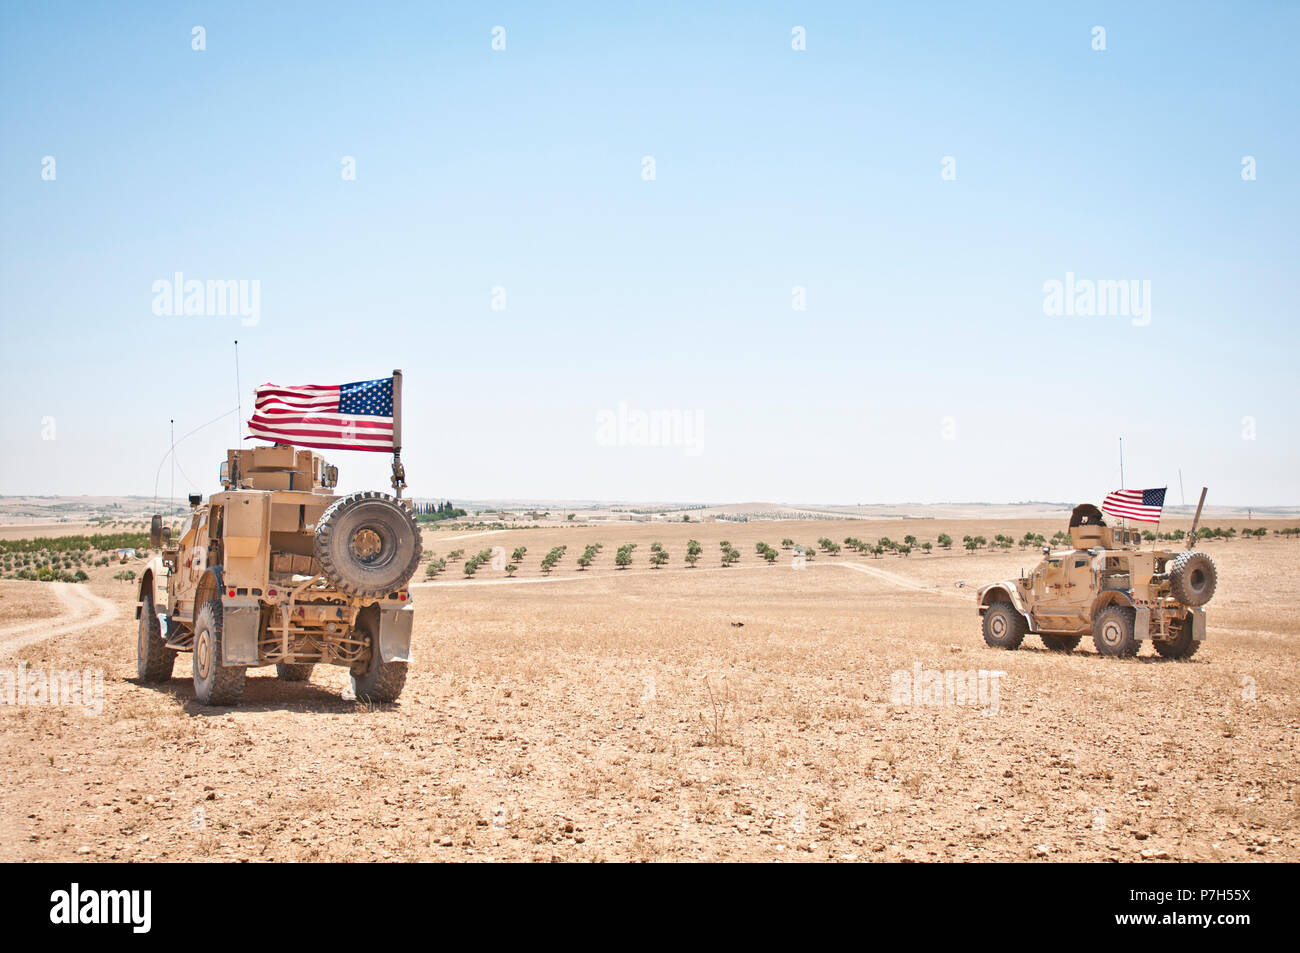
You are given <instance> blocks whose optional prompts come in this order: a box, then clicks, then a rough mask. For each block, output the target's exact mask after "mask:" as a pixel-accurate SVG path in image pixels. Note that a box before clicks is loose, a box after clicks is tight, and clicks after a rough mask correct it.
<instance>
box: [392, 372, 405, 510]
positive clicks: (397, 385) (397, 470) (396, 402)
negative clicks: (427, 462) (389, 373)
mask: <svg viewBox="0 0 1300 953" xmlns="http://www.w3.org/2000/svg"><path fill="white" fill-rule="evenodd" d="M405 487H406V468H405V467H404V466H402V372H401V370H400V369H398V368H395V369H394V370H393V493H394V495H395V496H396V497H397V499H399V500H400V499H401V498H402V490H403V489H405Z"/></svg>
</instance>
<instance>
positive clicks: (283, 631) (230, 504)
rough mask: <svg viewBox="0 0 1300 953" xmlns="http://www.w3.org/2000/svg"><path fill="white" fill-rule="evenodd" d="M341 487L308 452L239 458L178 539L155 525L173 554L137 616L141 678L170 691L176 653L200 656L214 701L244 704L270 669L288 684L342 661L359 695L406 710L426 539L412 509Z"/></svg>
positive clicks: (153, 578) (233, 455)
mask: <svg viewBox="0 0 1300 953" xmlns="http://www.w3.org/2000/svg"><path fill="white" fill-rule="evenodd" d="M337 482H338V470H337V468H336V467H332V466H330V465H329V464H327V463H326V462H325V460H324V459H323V458H322V457H321V456H320V455H319V454H316V453H313V452H311V451H310V450H300V449H297V448H295V447H291V446H285V445H277V446H273V447H256V448H251V449H241V450H230V451H228V453H227V455H226V462H225V463H224V464H223V465H222V467H221V484H222V486H223V488H224V489H223V492H220V493H214V494H212V495H211V496H210V497H209V498H208V500H207V502H206V503H205V502H203V501H202V498H201V497H200V496H199V495H198V494H195V495H192V496H191V497H190V505H191V510H192V512H191V515H190V519H189V524H188V526H187V527H186V528H185V531H184V533H183V534H182V535H181V537H180V539H178V540H171V539H170V538H169V535H168V534H166V533H165V532H164V531H163V528H162V519H161V517H160V516H155V517H154V520H153V528H152V532H151V534H150V535H151V537H152V540H151V542H152V545H153V546H154V547H161V549H162V554H161V556H158V557H156V558H155V559H154V560H153V561H152V562H151V563H150V565H149V567H148V568H147V569H146V570H145V572H144V574H143V576H142V578H141V580H140V597H139V605H138V606H137V608H136V616H137V618H138V619H139V632H138V639H137V656H138V663H137V664H138V674H139V677H140V679H141V680H142V681H145V682H161V681H166V680H167V679H169V678H170V677H171V674H172V665H173V663H174V662H175V659H176V653H177V652H192V653H193V656H194V657H193V669H194V695H195V698H196V699H197V700H198V701H199V702H200V703H201V704H204V705H229V704H234V703H235V702H237V701H238V700H239V697H240V695H241V694H242V693H243V691H244V678H245V673H246V672H247V670H248V669H249V668H252V667H255V666H261V665H274V666H275V667H276V673H277V674H278V675H279V677H280V678H281V679H283V680H285V681H303V680H305V679H307V678H309V677H310V675H311V672H312V668H313V666H315V665H317V664H326V665H341V666H344V667H346V668H347V669H348V670H349V671H350V672H351V675H352V687H353V689H354V691H355V692H356V697H357V698H358V699H362V700H372V701H381V702H390V701H394V700H396V698H397V697H398V695H400V694H401V691H402V688H403V687H404V685H405V684H406V669H407V665H408V663H409V662H410V658H411V656H410V650H411V627H412V620H413V616H414V607H413V606H412V604H411V596H410V592H409V591H408V589H407V584H408V583H409V582H410V579H411V576H412V575H413V574H414V572H415V569H416V566H417V565H418V563H419V560H420V531H419V528H418V527H417V526H416V523H415V518H414V516H413V515H412V512H411V508H410V503H409V502H408V501H404V500H400V499H396V498H394V497H392V496H389V495H387V494H383V493H371V492H363V493H354V494H352V495H350V496H346V497H338V496H336V495H335V494H334V486H335V485H336V484H337Z"/></svg>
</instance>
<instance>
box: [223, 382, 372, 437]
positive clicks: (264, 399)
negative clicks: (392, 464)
mask: <svg viewBox="0 0 1300 953" xmlns="http://www.w3.org/2000/svg"><path fill="white" fill-rule="evenodd" d="M248 431H249V434H250V435H251V436H253V437H262V438H263V439H266V440H275V441H278V442H279V443H291V444H295V445H297V446H299V447H319V448H321V449H324V450H378V451H380V452H382V453H390V452H392V450H393V379H392V378H391V377H385V378H381V379H380V380H377V381H357V382H356V383H353V384H328V385H324V386H320V385H315V384H306V385H303V386H301V387H281V386H280V385H278V384H263V385H262V386H261V387H259V388H258V389H257V407H256V409H255V410H254V411H253V418H252V419H251V420H250V421H249V422H248Z"/></svg>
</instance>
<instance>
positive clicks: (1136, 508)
mask: <svg viewBox="0 0 1300 953" xmlns="http://www.w3.org/2000/svg"><path fill="white" fill-rule="evenodd" d="M1164 505H1165V487H1163V486H1162V487H1159V488H1157V489H1154V490H1116V491H1115V492H1114V493H1107V494H1106V499H1104V500H1103V501H1102V503H1101V511H1102V512H1103V513H1109V514H1110V515H1111V516H1118V517H1121V518H1123V519H1126V520H1136V521H1137V522H1139V523H1159V522H1160V511H1161V510H1162V509H1164Z"/></svg>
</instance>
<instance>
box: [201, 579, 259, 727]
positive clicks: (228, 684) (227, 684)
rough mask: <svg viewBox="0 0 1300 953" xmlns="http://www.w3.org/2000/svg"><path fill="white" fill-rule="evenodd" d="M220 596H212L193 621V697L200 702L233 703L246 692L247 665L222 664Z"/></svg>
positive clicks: (211, 703) (222, 616) (222, 613)
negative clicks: (216, 597)
mask: <svg viewBox="0 0 1300 953" xmlns="http://www.w3.org/2000/svg"><path fill="white" fill-rule="evenodd" d="M223 619H224V612H223V611H222V608H221V600H220V599H209V600H208V601H207V602H205V603H203V608H202V609H200V610H199V617H198V619H197V620H195V623H194V660H193V661H194V699H195V701H197V702H198V703H199V704H200V705H233V704H235V703H236V702H237V701H239V696H241V695H243V694H244V676H245V674H246V671H247V670H246V669H245V667H244V666H242V665H232V666H226V665H222V664H221V626H222V621H223Z"/></svg>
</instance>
